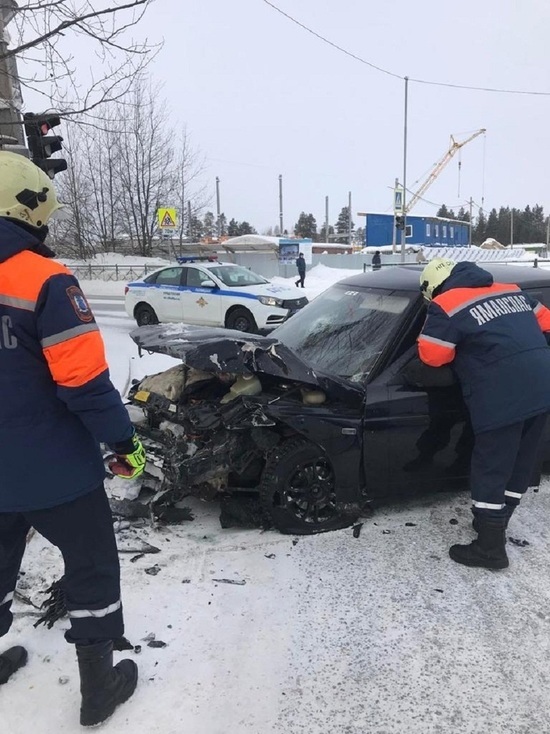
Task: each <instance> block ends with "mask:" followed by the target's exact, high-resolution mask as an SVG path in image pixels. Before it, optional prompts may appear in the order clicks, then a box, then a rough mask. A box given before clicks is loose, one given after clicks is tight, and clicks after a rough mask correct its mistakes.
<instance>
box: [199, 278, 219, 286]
mask: <svg viewBox="0 0 550 734" xmlns="http://www.w3.org/2000/svg"><path fill="white" fill-rule="evenodd" d="M217 287H218V286H217V285H216V284H215V283H214V281H213V280H203V281H202V283H201V288H217Z"/></svg>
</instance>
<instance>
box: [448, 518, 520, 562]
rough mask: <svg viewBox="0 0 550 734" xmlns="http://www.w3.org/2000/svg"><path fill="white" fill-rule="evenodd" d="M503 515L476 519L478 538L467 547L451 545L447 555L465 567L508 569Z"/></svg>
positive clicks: (505, 519)
mask: <svg viewBox="0 0 550 734" xmlns="http://www.w3.org/2000/svg"><path fill="white" fill-rule="evenodd" d="M506 521H507V518H506V516H505V515H503V516H502V517H499V518H492V517H483V516H482V515H478V516H477V517H476V524H477V526H478V536H477V538H476V540H474V541H473V542H472V543H469V544H468V545H453V546H451V548H450V549H449V555H450V556H451V558H452V559H453V561H456V562H457V563H462V564H464V565H465V566H480V567H482V568H493V569H499V568H508V566H509V561H508V556H507V555H506V545H505V544H506V536H505V532H504V529H505V526H506Z"/></svg>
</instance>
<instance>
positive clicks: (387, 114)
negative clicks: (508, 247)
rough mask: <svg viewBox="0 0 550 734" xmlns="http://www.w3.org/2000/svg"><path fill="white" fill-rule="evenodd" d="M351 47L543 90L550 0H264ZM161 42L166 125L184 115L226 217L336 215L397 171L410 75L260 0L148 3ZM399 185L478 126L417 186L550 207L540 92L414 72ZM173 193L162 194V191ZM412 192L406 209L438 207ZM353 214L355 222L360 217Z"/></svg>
mask: <svg viewBox="0 0 550 734" xmlns="http://www.w3.org/2000/svg"><path fill="white" fill-rule="evenodd" d="M273 2H274V4H275V5H277V6H278V7H279V8H281V10H283V11H285V12H286V13H288V14H290V15H292V16H293V17H294V18H296V20H298V21H300V22H301V23H303V24H304V25H307V26H309V27H310V28H311V29H312V30H314V31H316V32H317V33H319V34H320V35H323V36H325V37H326V38H327V39H329V40H330V41H332V42H333V43H335V44H337V45H340V46H342V47H344V48H345V49H346V50H348V51H349V52H350V53H353V54H356V55H357V56H360V57H361V58H363V59H365V60H366V61H369V62H371V63H374V64H376V65H378V66H380V67H383V68H384V69H387V70H389V71H391V72H393V73H395V74H398V75H400V76H404V75H408V76H409V77H411V78H415V79H424V80H429V81H437V82H448V83H451V84H463V85H474V86H486V87H499V88H506V89H523V90H533V91H545V92H548V93H549V94H550V73H549V72H550V53H549V49H548V38H549V35H550V2H548V0H462V2H461V3H450V2H442V0H417V1H416V2H411V0H377V1H374V0H338V1H336V0H273ZM147 33H148V35H149V37H150V39H151V40H155V39H158V38H161V37H163V38H164V41H165V45H164V48H163V50H162V52H161V53H160V55H159V57H158V58H157V59H156V61H155V62H154V65H153V66H152V69H151V73H152V75H153V79H154V80H155V81H156V82H158V84H159V85H162V84H164V93H165V96H166V98H167V100H168V104H169V107H170V109H171V110H172V112H173V121H174V124H175V125H178V124H181V125H184V124H186V125H187V128H188V131H189V133H190V135H191V139H192V142H193V143H194V145H195V146H196V147H198V148H199V149H200V150H201V152H202V153H203V155H204V156H205V158H206V163H207V165H206V170H205V181H206V183H207V184H208V186H209V187H210V190H211V194H212V204H211V208H212V209H213V210H214V211H215V178H216V176H219V178H220V181H221V208H222V211H224V212H225V214H226V216H227V217H228V218H231V217H235V218H236V219H238V220H242V219H246V220H248V221H250V222H251V223H252V224H253V225H254V226H255V227H256V228H257V229H258V231H263V230H265V229H266V228H267V227H269V226H275V225H277V224H278V221H279V209H278V176H279V174H282V176H283V186H284V226H285V228H288V229H289V230H290V229H291V228H293V227H294V224H295V222H296V220H297V217H298V215H299V213H300V211H302V210H304V211H306V212H312V213H313V214H314V215H315V217H316V219H317V222H318V224H319V226H320V225H321V224H322V222H323V221H324V211H325V196H327V195H328V196H329V199H330V221H331V223H334V222H335V220H336V218H337V216H338V213H339V211H340V209H341V208H342V206H345V205H347V201H348V191H351V192H352V197H353V204H352V210H353V213H354V214H355V213H356V212H358V211H389V210H390V209H391V206H392V192H391V189H392V187H393V182H394V179H395V178H396V177H399V178H401V177H402V171H403V107H404V82H403V81H402V80H401V79H397V78H393V77H392V76H389V75H386V74H383V73H381V72H379V71H376V70H375V69H372V68H369V67H368V66H366V65H365V64H362V63H360V62H359V61H357V60H354V59H353V58H350V57H348V56H346V55H345V54H343V53H342V52H340V51H338V50H336V49H335V48H332V47H331V46H329V45H327V44H326V43H323V42H322V41H321V40H319V39H318V38H315V37H314V36H313V35H311V34H310V33H308V32H306V31H305V30H303V29H302V28H300V27H298V26H297V25H295V24H294V23H292V22H291V21H289V20H288V19H286V18H285V17H283V16H282V15H281V14H279V13H277V12H276V11H275V10H273V9H272V8H271V7H269V5H267V4H266V2H264V0H156V3H155V4H154V5H153V7H152V9H151V11H150V12H149V15H148V19H147ZM408 120H409V155H408V176H407V182H408V186H409V187H410V188H412V189H413V190H415V189H417V188H418V186H419V185H420V183H421V182H422V181H423V180H424V178H425V177H426V176H427V174H428V173H429V171H430V169H431V167H432V166H433V164H434V163H435V162H436V161H437V160H438V159H439V158H441V157H442V156H443V155H444V153H445V151H446V150H447V148H448V146H449V136H450V135H451V134H455V135H456V136H457V138H458V139H459V140H462V139H464V138H466V137H467V136H468V133H470V132H473V131H475V130H477V129H479V128H482V127H484V128H486V129H487V134H486V137H485V138H484V136H480V137H478V138H477V139H476V140H474V141H473V142H471V143H469V144H468V145H467V146H465V147H464V148H463V149H462V151H461V160H462V173H461V177H460V191H459V176H458V154H457V155H456V156H455V158H454V159H453V160H452V161H451V162H450V163H449V165H448V166H447V168H446V169H445V171H444V172H443V173H442V174H441V175H440V176H439V178H438V180H437V181H436V182H435V183H434V184H433V186H432V187H431V188H430V189H429V191H428V192H427V193H426V195H425V196H426V198H427V199H428V200H429V201H430V202H434V203H435V204H436V205H439V204H441V203H442V202H444V203H446V204H447V205H449V206H454V207H458V206H460V204H464V205H465V206H467V204H466V202H467V200H468V199H469V198H470V196H471V197H473V199H474V201H475V202H476V203H477V204H478V205H479V204H481V203H482V199H483V198H484V203H485V207H484V208H485V209H486V210H488V209H490V208H491V207H493V206H496V207H498V206H500V205H506V204H509V205H512V206H516V207H524V206H525V205H526V204H534V203H540V204H543V205H544V206H545V209H546V211H547V212H548V211H549V210H550V181H549V175H548V158H549V154H548V130H549V128H550V96H531V95H510V94H494V93H487V92H479V91H468V90H461V89H453V88H446V87H439V86H431V85H424V84H419V83H413V82H410V84H409V117H408ZM166 203H167V204H169V203H170V202H166ZM435 210H436V207H434V206H430V205H429V204H427V203H423V202H420V203H419V204H418V205H417V206H416V208H415V210H414V211H415V213H435ZM355 221H356V224H361V221H360V219H358V218H357V217H355Z"/></svg>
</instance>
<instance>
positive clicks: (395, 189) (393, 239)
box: [391, 178, 399, 255]
mask: <svg viewBox="0 0 550 734" xmlns="http://www.w3.org/2000/svg"><path fill="white" fill-rule="evenodd" d="M398 186H399V179H398V178H396V179H395V186H394V187H393V234H392V240H391V252H392V255H395V250H396V245H397V228H396V226H395V225H396V224H397V222H396V220H395V192H396V191H397V187H398Z"/></svg>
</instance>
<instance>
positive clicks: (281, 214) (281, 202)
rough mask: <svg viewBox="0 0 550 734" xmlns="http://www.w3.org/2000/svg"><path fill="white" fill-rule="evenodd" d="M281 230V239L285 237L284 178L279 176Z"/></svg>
mask: <svg viewBox="0 0 550 734" xmlns="http://www.w3.org/2000/svg"><path fill="white" fill-rule="evenodd" d="M279 229H280V230H281V237H282V236H283V232H284V229H283V176H282V174H279Z"/></svg>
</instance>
